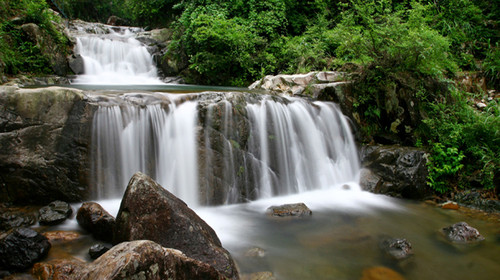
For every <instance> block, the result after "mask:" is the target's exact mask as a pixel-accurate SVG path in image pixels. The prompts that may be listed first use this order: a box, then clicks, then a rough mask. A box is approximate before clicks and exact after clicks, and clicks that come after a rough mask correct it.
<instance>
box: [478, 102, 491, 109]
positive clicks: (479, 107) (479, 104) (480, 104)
mask: <svg viewBox="0 0 500 280" xmlns="http://www.w3.org/2000/svg"><path fill="white" fill-rule="evenodd" d="M476 107H477V108H478V109H480V110H482V109H484V108H486V107H488V105H486V104H484V103H483V102H478V103H476Z"/></svg>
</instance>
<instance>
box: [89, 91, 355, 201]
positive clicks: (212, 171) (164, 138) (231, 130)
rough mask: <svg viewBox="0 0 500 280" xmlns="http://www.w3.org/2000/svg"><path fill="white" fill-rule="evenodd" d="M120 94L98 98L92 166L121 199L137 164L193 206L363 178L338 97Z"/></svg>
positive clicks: (100, 190) (100, 186)
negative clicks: (139, 99)
mask: <svg viewBox="0 0 500 280" xmlns="http://www.w3.org/2000/svg"><path fill="white" fill-rule="evenodd" d="M157 94H158V93H157ZM145 95H146V94H145ZM221 96H222V98H220V97H221ZM149 98H151V97H149ZM118 99H120V100H121V101H120V102H119V104H118V102H114V103H111V104H102V105H101V106H99V109H98V110H97V111H96V113H95V116H94V123H93V136H92V137H93V141H92V143H93V155H92V158H93V166H92V170H93V178H94V179H93V180H94V183H93V186H95V197H96V198H98V199H102V198H111V197H120V196H121V195H122V194H123V191H124V190H125V187H126V185H127V181H128V180H129V179H130V177H131V176H132V174H133V173H135V172H137V171H142V172H144V173H146V174H148V175H150V176H151V177H152V178H153V179H155V180H156V181H158V182H159V183H160V184H161V185H162V186H164V187H165V188H167V189H168V190H170V191H171V192H173V193H174V194H175V195H177V196H179V197H180V198H181V199H183V200H184V201H186V203H188V205H190V206H193V205H199V204H202V205H214V204H215V205H218V204H231V203H238V202H243V201H248V200H255V199H259V198H266V197H271V196H278V195H288V194H295V193H300V192H304V191H309V190H317V189H329V188H336V187H341V186H342V185H343V184H345V183H350V182H357V180H358V178H357V176H358V171H359V163H358V157H357V152H356V147H355V145H354V141H353V139H352V135H351V132H350V130H349V125H348V122H347V120H346V118H345V117H344V116H343V115H342V114H341V112H340V110H339V109H338V108H337V106H336V105H335V104H333V103H324V102H312V103H311V102H308V101H304V100H301V99H291V98H278V97H275V96H274V97H272V98H271V97H269V96H263V97H259V98H254V97H252V98H250V97H249V95H248V94H247V93H234V94H228V95H227V96H226V94H224V93H219V96H218V98H210V97H208V98H207V97H206V96H205V94H203V93H202V94H198V95H192V96H191V97H190V98H184V99H190V100H191V101H180V99H179V98H178V99H177V100H171V99H169V97H163V98H162V99H161V100H160V99H158V100H156V101H154V102H150V101H148V102H145V104H136V103H134V102H131V101H130V100H131V99H130V98H129V99H128V100H127V98H123V97H118ZM152 100H154V98H153V99H152ZM196 100H198V101H196ZM176 103H178V105H176Z"/></svg>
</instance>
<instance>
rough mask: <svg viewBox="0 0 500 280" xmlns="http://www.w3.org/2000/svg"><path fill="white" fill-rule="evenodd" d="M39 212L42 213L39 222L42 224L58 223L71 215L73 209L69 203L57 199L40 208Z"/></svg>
mask: <svg viewBox="0 0 500 280" xmlns="http://www.w3.org/2000/svg"><path fill="white" fill-rule="evenodd" d="M38 212H39V213H40V220H39V223H40V224H41V225H58V224H60V223H62V222H64V221H65V220H66V219H67V218H68V217H69V216H71V214H72V213H73V210H72V209H71V206H69V204H68V203H66V202H64V201H59V200H57V201H53V202H51V203H50V204H49V205H47V206H44V207H42V208H40V210H39V211H38Z"/></svg>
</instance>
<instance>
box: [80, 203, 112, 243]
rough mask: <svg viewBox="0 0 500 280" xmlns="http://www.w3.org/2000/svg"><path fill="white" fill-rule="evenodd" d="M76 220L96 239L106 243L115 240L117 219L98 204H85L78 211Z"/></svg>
mask: <svg viewBox="0 0 500 280" xmlns="http://www.w3.org/2000/svg"><path fill="white" fill-rule="evenodd" d="M76 220H77V221H78V224H79V225H80V226H81V227H82V228H84V229H85V230H87V231H88V232H90V233H91V234H92V235H93V236H94V237H95V238H97V239H99V240H102V241H106V242H111V241H112V240H113V230H114V227H115V218H114V217H113V216H111V214H109V213H108V212H107V211H106V210H104V208H102V206H101V205H99V204H98V203H95V202H84V203H83V204H82V206H81V207H80V209H78V212H77V214H76Z"/></svg>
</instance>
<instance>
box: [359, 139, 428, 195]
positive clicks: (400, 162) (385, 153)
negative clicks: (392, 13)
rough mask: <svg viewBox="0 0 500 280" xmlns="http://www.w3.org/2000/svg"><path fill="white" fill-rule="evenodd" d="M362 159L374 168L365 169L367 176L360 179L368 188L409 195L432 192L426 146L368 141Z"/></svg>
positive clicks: (363, 185)
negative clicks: (421, 148)
mask: <svg viewBox="0 0 500 280" xmlns="http://www.w3.org/2000/svg"><path fill="white" fill-rule="evenodd" d="M361 162H362V165H363V167H364V168H366V169H369V170H370V171H371V173H365V176H367V177H364V178H362V179H363V180H364V181H363V180H362V181H361V183H360V185H361V186H362V187H363V188H364V189H365V190H368V191H371V192H374V193H381V194H386V195H391V196H395V197H403V198H409V199H423V198H425V197H427V196H429V195H431V190H430V188H429V187H428V186H427V174H428V171H427V153H426V152H425V151H423V150H420V149H417V148H412V147H402V146H397V145H393V146H383V145H367V146H364V147H363V148H362V150H361ZM365 172H366V171H365ZM377 178H378V181H377ZM376 181H377V182H376Z"/></svg>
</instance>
